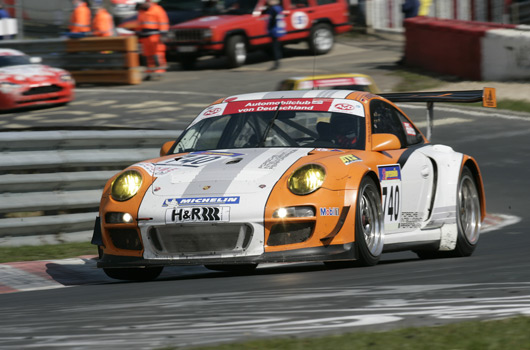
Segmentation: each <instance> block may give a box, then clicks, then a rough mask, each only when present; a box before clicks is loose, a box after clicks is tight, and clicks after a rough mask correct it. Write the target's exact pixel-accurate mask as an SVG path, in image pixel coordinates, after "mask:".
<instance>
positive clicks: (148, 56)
mask: <svg viewBox="0 0 530 350" xmlns="http://www.w3.org/2000/svg"><path fill="white" fill-rule="evenodd" d="M160 29H161V28H160V24H159V13H158V11H157V9H156V7H155V6H153V3H151V2H143V3H140V4H139V5H138V30H137V33H136V34H137V36H138V39H139V41H140V44H141V46H142V55H143V56H144V58H145V61H146V66H147V68H146V70H145V72H146V73H147V75H146V77H145V79H146V80H150V79H151V78H153V77H157V76H159V74H160V73H163V72H165V71H166V67H165V66H162V65H161V62H160V58H159V55H158V52H159V45H160V44H162V42H161V34H160V33H161V31H160ZM164 61H165V60H164Z"/></svg>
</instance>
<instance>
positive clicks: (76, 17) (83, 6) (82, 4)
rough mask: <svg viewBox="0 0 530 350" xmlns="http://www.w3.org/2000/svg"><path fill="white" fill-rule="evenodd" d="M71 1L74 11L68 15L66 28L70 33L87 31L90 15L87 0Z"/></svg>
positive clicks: (88, 30) (88, 29)
mask: <svg viewBox="0 0 530 350" xmlns="http://www.w3.org/2000/svg"><path fill="white" fill-rule="evenodd" d="M72 3H73V5H74V11H73V12H72V15H71V16H70V26H69V27H68V29H69V30H70V32H71V33H89V32H90V18H91V15H90V8H89V7H88V0H73V1H72Z"/></svg>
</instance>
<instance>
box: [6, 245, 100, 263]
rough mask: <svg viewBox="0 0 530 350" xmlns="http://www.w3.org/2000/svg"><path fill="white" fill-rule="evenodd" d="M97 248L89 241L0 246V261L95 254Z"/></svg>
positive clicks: (64, 257)
mask: <svg viewBox="0 0 530 350" xmlns="http://www.w3.org/2000/svg"><path fill="white" fill-rule="evenodd" d="M96 254H97V248H96V246H95V245H92V244H90V242H83V243H64V244H54V245H40V246H22V247H0V263H6V262H14V261H34V260H51V259H66V258H72V257H76V256H82V255H96Z"/></svg>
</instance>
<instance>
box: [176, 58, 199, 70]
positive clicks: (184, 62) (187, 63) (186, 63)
mask: <svg viewBox="0 0 530 350" xmlns="http://www.w3.org/2000/svg"><path fill="white" fill-rule="evenodd" d="M179 62H180V66H181V67H182V69H184V70H192V69H194V68H195V63H197V56H195V55H182V56H181V57H180V59H179Z"/></svg>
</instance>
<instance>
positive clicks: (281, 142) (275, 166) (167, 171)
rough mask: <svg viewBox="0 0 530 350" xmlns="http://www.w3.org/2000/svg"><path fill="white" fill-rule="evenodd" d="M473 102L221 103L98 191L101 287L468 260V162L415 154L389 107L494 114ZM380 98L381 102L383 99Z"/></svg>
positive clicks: (478, 97)
mask: <svg viewBox="0 0 530 350" xmlns="http://www.w3.org/2000/svg"><path fill="white" fill-rule="evenodd" d="M492 92H494V91H491V90H489V91H488V93H487V94H486V95H487V96H488V98H486V97H484V96H485V95H484V93H483V91H460V92H447V91H445V92H432V93H401V94H387V95H382V96H379V95H374V94H371V93H369V92H359V91H345V90H312V91H276V92H265V93H251V94H244V95H237V96H231V97H228V98H223V99H220V100H218V101H216V102H215V103H213V104H212V105H210V106H208V107H207V108H206V109H204V110H203V111H202V112H201V113H200V114H199V115H198V116H197V118H196V119H195V120H194V121H193V122H192V123H191V124H190V125H189V126H188V128H187V129H186V130H185V131H184V132H183V133H182V134H181V135H180V137H179V138H178V139H177V140H176V141H171V142H167V143H166V144H164V146H163V147H162V149H161V152H160V154H161V157H160V158H156V159H151V160H146V161H144V162H141V163H137V164H134V165H132V166H130V167H128V168H127V169H125V170H124V171H122V172H120V173H118V174H117V175H116V176H114V177H113V178H112V179H110V180H109V181H108V183H107V185H106V186H105V188H104V190H103V195H102V199H101V204H100V213H99V217H98V218H97V220H96V225H95V230H94V235H93V239H92V243H93V244H95V245H97V246H98V248H99V253H100V258H99V260H98V267H100V268H103V269H104V271H105V273H106V274H107V275H108V276H110V277H113V278H117V279H125V280H150V279H154V278H156V277H157V276H158V275H159V274H160V272H161V271H162V269H163V267H164V266H168V265H205V266H206V267H208V268H210V269H214V270H225V271H251V270H252V269H254V268H255V267H256V266H257V265H258V264H259V263H266V262H302V261H322V262H325V263H327V264H331V265H333V264H345V263H351V262H356V264H360V265H374V264H376V263H377V262H378V261H379V259H380V256H381V254H382V253H383V252H391V251H399V250H413V251H414V252H416V253H417V254H418V255H419V256H420V257H421V258H430V257H445V256H469V255H471V254H472V252H473V250H474V249H475V247H476V245H477V242H478V239H479V232H480V226H481V221H482V219H483V218H484V216H485V194H484V190H483V185H482V178H481V174H480V170H479V166H478V164H477V162H476V161H475V160H474V159H473V158H472V157H470V156H468V155H465V154H462V153H458V152H455V151H454V150H453V149H451V148H450V147H448V146H443V145H433V144H431V143H429V142H428V141H427V139H426V138H425V137H424V136H423V135H422V133H421V132H420V131H419V130H418V129H417V128H416V127H415V126H414V124H413V123H412V121H411V120H410V119H409V118H408V117H407V116H406V115H405V113H403V111H401V110H400V109H399V108H398V107H397V106H396V105H395V104H394V103H393V102H391V101H392V100H396V101H401V102H404V101H408V102H428V103H432V102H436V101H444V102H450V101H455V102H476V101H483V100H484V101H486V100H487V102H490V103H494V100H492V98H490V97H491V96H493V99H494V95H493V94H492ZM385 97H386V98H385Z"/></svg>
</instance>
